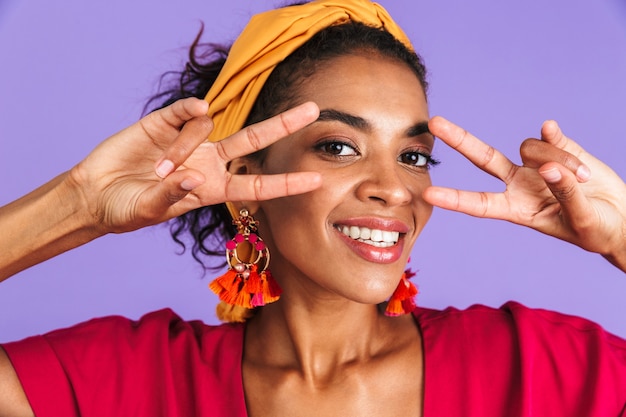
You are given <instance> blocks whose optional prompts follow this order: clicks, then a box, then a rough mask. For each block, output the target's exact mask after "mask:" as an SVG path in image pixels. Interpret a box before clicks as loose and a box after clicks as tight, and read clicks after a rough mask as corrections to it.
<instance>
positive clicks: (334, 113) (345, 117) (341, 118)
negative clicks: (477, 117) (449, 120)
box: [316, 109, 430, 138]
mask: <svg viewBox="0 0 626 417" xmlns="http://www.w3.org/2000/svg"><path fill="white" fill-rule="evenodd" d="M316 121H318V122H332V121H336V122H340V123H343V124H346V125H348V126H350V127H354V128H355V129H359V130H362V131H368V130H371V129H372V126H371V124H370V123H369V122H368V121H367V120H365V119H364V118H362V117H359V116H355V115H353V114H350V113H346V112H343V111H340V110H335V109H324V110H320V115H319V117H318V118H317V120H316ZM424 133H428V134H430V130H429V129H428V121H424V122H419V123H417V124H415V125H414V126H411V127H410V128H408V129H407V131H406V135H407V137H410V138H412V137H416V136H420V135H423V134H424Z"/></svg>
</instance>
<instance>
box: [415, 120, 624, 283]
mask: <svg viewBox="0 0 626 417" xmlns="http://www.w3.org/2000/svg"><path fill="white" fill-rule="evenodd" d="M429 128H430V131H431V132H432V134H433V135H435V136H437V137H439V138H440V139H441V140H442V141H443V142H445V143H446V144H448V145H449V146H451V147H452V148H454V149H456V150H457V151H459V152H460V153H461V154H462V155H464V156H465V157H466V158H467V159H469V160H470V161H471V162H472V163H473V164H474V165H476V166H477V167H478V168H480V169H481V170H483V171H485V172H487V173H489V174H491V175H493V176H494V177H496V178H498V179H500V180H502V181H503V182H504V183H505V185H506V189H505V191H504V192H502V193H487V192H470V191H460V190H455V189H449V188H442V187H429V188H428V189H427V190H426V191H425V192H424V198H425V199H426V201H428V202H429V203H430V204H433V205H435V206H439V207H442V208H445V209H449V210H455V211H459V212H462V213H466V214H469V215H472V216H476V217H485V218H493V219H501V220H507V221H510V222H513V223H516V224H520V225H523V226H528V227H531V228H533V229H536V230H538V231H540V232H542V233H545V234H548V235H551V236H555V237H557V238H559V239H562V240H565V241H567V242H571V243H573V244H575V245H578V246H580V247H581V248H583V249H586V250H589V251H592V252H597V253H600V254H602V255H604V256H605V257H606V258H607V259H608V260H609V261H611V262H612V263H613V264H614V265H616V266H618V267H619V268H621V269H622V270H623V271H625V272H626V185H625V184H624V181H622V180H621V179H620V178H619V176H618V175H617V174H616V173H615V172H614V171H613V170H611V169H610V168H609V167H608V166H607V165H605V164H604V163H602V162H601V161H599V160H598V159H596V158H594V157H593V156H592V155H590V154H589V153H587V152H586V151H585V150H584V149H583V148H582V147H580V146H579V145H578V144H577V143H575V142H574V141H573V140H571V139H569V138H568V137H566V136H565V135H564V134H563V133H562V132H561V129H560V128H559V126H558V125H557V123H556V122H554V121H548V122H545V123H544V124H543V126H542V128H541V140H538V139H528V140H526V141H524V142H523V143H522V146H521V148H520V154H521V157H522V163H523V165H522V166H518V165H515V164H513V163H512V162H511V161H510V160H509V159H508V158H506V157H505V156H504V155H503V154H501V153H500V152H499V151H497V150H496V149H494V148H493V147H491V146H489V145H487V144H485V143H483V142H482V141H480V140H479V139H477V138H476V137H474V136H473V135H471V134H470V133H469V132H467V131H465V130H464V129H462V128H460V127H458V126H456V125H454V124H453V123H451V122H449V121H447V120H445V119H444V118H441V117H434V118H433V119H431V120H430V122H429Z"/></svg>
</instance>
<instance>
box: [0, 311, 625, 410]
mask: <svg viewBox="0 0 626 417" xmlns="http://www.w3.org/2000/svg"><path fill="white" fill-rule="evenodd" d="M414 316H415V319H416V322H417V324H418V326H419V328H420V329H421V332H422V337H423V343H424V372H425V377H424V378H425V382H424V387H425V390H424V416H425V417H429V416H481V417H489V416H498V417H501V416H535V417H537V416H550V417H554V416H585V417H590V416H622V415H623V416H626V341H624V340H622V339H619V338H617V337H616V336H613V335H611V334H609V333H607V332H605V331H604V330H602V328H600V327H599V326H598V325H596V324H594V323H591V322H589V321H587V320H584V319H581V318H578V317H572V316H566V315H562V314H558V313H554V312H549V311H544V310H533V309H528V308H526V307H523V306H521V305H520V304H517V303H513V302H510V303H507V304H505V305H504V306H503V307H501V308H500V309H493V308H489V307H484V306H474V307H470V308H469V309H467V310H457V309H452V308H449V309H446V310H444V311H435V310H429V309H423V308H418V309H416V310H415V312H414ZM244 330H245V326H244V325H221V326H207V325H205V324H203V323H201V322H197V321H192V322H185V321H182V320H181V319H180V318H179V317H178V316H176V315H175V314H174V313H173V312H172V311H171V310H161V311H156V312H153V313H150V314H148V315H146V316H144V317H143V318H142V319H141V320H139V321H137V322H134V321H130V320H128V319H125V318H122V317H105V318H100V319H94V320H91V321H88V322H85V323H83V324H79V325H77V326H74V327H72V328H69V329H63V330H57V331H54V332H51V333H48V334H46V335H43V336H35V337H31V338H28V339H25V340H22V341H20V342H13V343H7V344H5V345H3V347H4V349H5V350H6V352H7V354H8V355H9V358H10V360H11V362H12V363H13V366H14V367H15V370H16V372H17V374H18V376H19V378H20V381H21V382H22V385H23V387H24V390H25V391H26V395H27V397H28V399H29V401H30V404H31V406H32V408H33V410H34V412H35V415H37V416H38V417H45V416H51V417H58V416H107V417H109V416H150V417H158V416H176V417H178V416H180V417H183V416H184V417H189V416H229V417H245V416H246V407H245V400H244V393H243V384H242V379H241V378H242V377H241V359H242V351H243V336H244Z"/></svg>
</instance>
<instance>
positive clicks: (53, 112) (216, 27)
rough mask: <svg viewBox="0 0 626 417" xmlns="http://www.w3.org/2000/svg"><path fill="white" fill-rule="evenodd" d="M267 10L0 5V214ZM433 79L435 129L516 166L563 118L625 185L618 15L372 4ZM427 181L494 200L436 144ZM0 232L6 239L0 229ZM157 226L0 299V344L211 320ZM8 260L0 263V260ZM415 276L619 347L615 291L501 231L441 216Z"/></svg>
mask: <svg viewBox="0 0 626 417" xmlns="http://www.w3.org/2000/svg"><path fill="white" fill-rule="evenodd" d="M276 3H277V2H276V1H274V0H264V1H259V0H255V1H251V0H250V1H230V2H224V1H221V0H220V1H214V0H202V1H199V0H186V1H181V2H171V1H170V2H154V1H149V0H133V1H127V0H107V1H103V0H97V1H90V2H85V1H82V0H80V1H79V0H65V1H63V2H48V1H43V0H38V1H21V2H20V1H17V0H13V1H6V0H5V1H3V0H0V60H1V64H0V71H1V77H0V178H2V186H1V187H0V204H4V203H7V202H9V201H11V200H13V199H15V198H17V197H19V196H21V195H23V194H24V193H26V192H28V191H30V190H31V189H33V188H35V187H36V186H38V185H40V184H41V183H43V182H45V181H47V180H48V179H50V178H51V177H53V176H55V175H57V174H58V173H60V172H63V171H65V170H67V169H69V168H70V167H71V166H72V165H74V164H75V163H76V162H77V161H79V160H80V159H81V158H82V157H84V156H85V155H86V154H87V153H88V152H89V151H90V150H91V149H92V148H93V147H94V146H95V145H96V144H97V143H98V142H99V141H101V140H102V139H104V138H105V137H107V136H109V135H110V134H112V133H114V132H116V131H118V130H120V129H122V128H123V127H125V126H126V125H128V124H130V123H132V122H133V121H135V120H136V119H137V118H138V116H139V114H140V112H141V109H142V106H143V103H144V101H145V99H146V98H147V97H149V96H150V95H151V94H152V93H153V92H154V91H155V88H156V84H157V81H158V78H159V75H160V74H161V73H163V72H164V71H166V70H169V69H178V68H180V67H181V65H182V62H183V60H184V58H185V53H186V49H185V47H186V46H187V45H188V44H189V43H190V42H191V40H192V39H193V37H194V35H195V34H196V32H197V30H198V28H199V22H200V21H201V20H203V21H204V22H205V23H206V28H207V30H206V33H205V39H207V40H214V41H228V40H232V39H233V38H234V37H235V36H236V34H237V33H238V32H239V30H240V29H241V28H242V27H243V25H244V24H245V22H246V21H247V20H248V18H249V16H250V15H251V14H252V13H254V12H257V11H261V10H264V9H267V8H270V7H271V6H273V5H275V4H276ZM382 3H383V4H385V5H386V7H387V8H388V10H389V12H390V13H391V14H392V16H394V17H395V18H396V19H397V21H398V22H399V24H400V25H401V26H402V27H404V28H405V30H406V32H407V33H408V34H409V36H410V37H411V39H412V40H413V41H414V44H415V46H416V48H417V50H418V51H420V52H421V53H422V55H423V56H424V58H425V60H426V63H427V65H428V66H429V69H430V82H431V92H430V102H431V109H432V114H441V115H444V116H446V117H448V118H449V119H451V120H453V121H455V122H456V123H458V124H460V125H462V126H464V127H466V128H467V129H468V130H470V131H471V132H473V133H474V134H476V135H477V136H479V137H481V138H482V139H484V140H486V141H488V142H490V143H492V144H494V145H495V146H496V147H498V148H499V149H500V150H502V151H503V152H505V153H506V154H507V155H509V156H510V157H511V158H512V159H513V160H514V161H518V160H519V157H518V156H517V149H518V146H519V143H520V141H521V140H523V139H525V138H526V137H530V136H536V135H537V134H538V131H539V127H540V125H541V122H542V121H543V120H545V119H547V118H554V119H557V120H558V121H559V122H560V123H561V126H562V128H563V129H564V130H565V132H566V133H568V134H569V135H570V136H572V137H574V138H576V139H577V140H578V141H579V143H581V144H582V145H583V146H584V147H586V148H587V149H588V150H589V151H591V152H592V153H594V154H595V155H596V156H598V157H600V158H601V159H603V160H604V161H606V162H607V163H609V165H611V166H612V167H613V168H614V169H615V170H616V171H617V172H618V174H619V175H620V176H621V177H622V178H626V165H625V164H624V157H625V155H626V144H625V140H626V124H625V123H624V120H626V117H625V116H626V105H625V104H624V97H626V80H625V79H624V77H625V76H626V23H625V19H626V8H625V7H623V4H620V2H619V1H618V0H596V1H594V2H589V1H582V0H575V1H572V0H553V1H543V0H527V1H525V2H517V3H511V2H501V1H495V0H476V1H472V2H465V1H461V0H439V1H437V2H435V1H430V2H426V1H420V2H416V1H414V0H403V1H400V0H386V1H382ZM436 156H438V157H439V158H440V159H442V160H443V161H444V163H443V164H442V165H441V166H439V167H437V168H436V169H435V170H434V171H433V180H434V182H435V183H436V184H441V185H450V186H458V187H463V188H467V189H474V190H484V189H487V190H500V189H502V187H501V185H500V184H499V183H498V182H497V181H495V180H493V179H492V178H490V177H488V176H487V175H486V174H483V173H481V172H479V171H478V170H476V169H475V168H474V167H473V166H471V165H470V164H469V163H467V162H466V161H464V160H463V158H461V157H459V156H457V155H455V154H454V152H452V151H450V150H449V149H446V148H445V146H443V145H441V144H440V146H439V147H438V149H436ZM0 233H2V231H0ZM176 251H177V247H176V246H175V245H174V244H173V243H172V241H171V239H170V238H169V234H168V231H167V229H166V228H165V227H162V226H161V227H154V228H150V229H147V230H143V231H139V232H136V233H132V234H126V235H111V236H106V237H104V238H102V239H99V240H98V241H95V242H92V243H91V244H89V245H87V246H84V247H81V248H79V249H76V250H74V251H71V252H69V253H66V254H64V255H62V256H59V257H57V258H55V259H53V260H51V261H49V262H46V263H45V264H42V265H39V266H36V267H33V268H31V269H29V270H27V271H24V272H22V273H21V274H18V275H17V276H15V277H13V278H11V279H9V280H8V281H6V282H4V283H2V284H0V341H8V340H14V339H18V338H21V337H24V336H27V335H31V334H35V333H40V332H43V331H47V330H50V329H54V328H58V327H62V326H67V325H70V324H73V323H76V322H80V321H82V320H85V319H88V318H90V317H94V316H101V315H107V314H123V315H126V316H128V317H131V318H137V317H139V316H140V315H141V314H143V313H145V312H148V311H151V310H154V309H157V308H162V307H166V306H169V307H172V308H173V309H174V310H175V311H177V312H178V313H179V314H181V315H182V316H183V317H184V318H186V319H195V318H200V319H203V320H205V321H207V322H215V318H214V313H213V310H214V304H215V297H214V296H213V294H212V293H211V292H210V291H209V290H208V289H207V288H206V286H207V284H208V282H209V279H202V274H201V270H200V268H199V267H198V266H197V265H196V264H195V262H194V261H193V260H192V259H191V257H190V256H188V255H185V256H178V255H177V254H176ZM0 256H2V254H0ZM412 262H413V265H414V266H415V267H416V268H418V269H419V270H420V273H419V274H418V277H417V278H416V281H417V283H418V285H419V286H420V290H421V295H420V296H419V299H418V302H419V303H420V304H422V305H425V306H430V307H437V308H440V307H445V306H448V305H454V306H457V307H465V306H468V305H470V304H473V303H485V304H488V305H492V306H498V305H500V304H502V303H503V302H505V301H507V300H509V299H515V300H518V301H520V302H523V303H525V304H527V305H529V306H532V307H543V308H549V309H554V310H558V311H562V312H566V313H572V314H577V315H582V316H584V317H587V318H590V319H592V320H594V321H597V322H599V323H600V324H602V325H603V326H605V327H606V328H607V329H608V330H610V331H612V332H615V333H617V334H619V335H621V336H625V337H626V320H624V315H625V314H624V313H626V306H625V304H624V300H625V299H626V279H625V278H626V277H625V276H624V274H623V273H622V272H620V271H618V270H617V269H616V268H614V267H613V266H611V265H610V264H608V263H607V262H606V261H604V260H603V259H602V258H601V257H600V256H598V255H595V254H591V253H587V252H585V251H583V250H581V249H578V248H576V247H574V246H572V245H569V244H566V243H563V242H560V241H557V240H556V239H553V238H549V237H546V236H543V235H541V234H539V233H537V232H535V231H532V230H529V229H525V228H522V227H518V226H514V225H510V224H507V223H504V222H497V221H490V220H481V219H474V218H470V217H467V216H463V215H460V214H456V213H449V212H444V211H443V210H436V211H435V213H434V215H433V218H432V220H431V224H430V225H429V226H428V227H427V228H426V230H425V231H424V233H423V235H422V236H421V238H420V239H419V240H418V243H417V245H416V248H415V250H414V253H413V261H412Z"/></svg>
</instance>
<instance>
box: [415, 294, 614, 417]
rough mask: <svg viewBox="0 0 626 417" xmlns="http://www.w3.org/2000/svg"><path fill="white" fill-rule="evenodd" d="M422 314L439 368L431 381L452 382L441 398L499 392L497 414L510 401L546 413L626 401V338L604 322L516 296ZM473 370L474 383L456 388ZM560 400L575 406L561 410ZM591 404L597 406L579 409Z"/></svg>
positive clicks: (418, 313)
mask: <svg viewBox="0 0 626 417" xmlns="http://www.w3.org/2000/svg"><path fill="white" fill-rule="evenodd" d="M414 316H415V319H416V322H417V323H418V326H419V327H420V330H421V332H422V338H423V346H424V352H425V358H426V368H428V366H429V362H430V364H431V369H432V368H433V367H435V365H436V367H437V369H438V372H437V373H431V374H428V373H427V386H428V382H430V385H431V386H437V385H438V384H444V383H446V381H448V382H447V383H448V386H449V388H450V389H449V390H448V392H445V393H439V396H440V397H441V398H439V397H438V398H437V402H439V403H441V402H442V401H443V402H444V403H446V402H448V403H450V404H453V403H454V402H453V398H455V397H461V398H466V399H467V401H470V400H471V399H475V398H483V397H485V396H488V397H489V398H493V399H499V400H498V401H493V402H491V403H490V407H491V408H490V409H493V410H494V413H493V415H503V410H506V409H507V407H508V409H520V410H522V409H525V408H526V407H530V408H531V409H532V410H534V411H536V412H537V413H538V415H544V414H542V413H547V414H545V415H613V414H611V413H612V412H613V411H614V410H620V409H621V408H620V407H623V406H624V401H626V398H625V396H626V394H625V393H626V341H624V340H623V339H620V338H619V337H617V336H614V335H612V334H610V333H608V332H606V331H605V330H604V329H602V327H601V326H599V325H597V324H596V323H593V322H591V321H589V320H586V319H583V318H580V317H576V316H570V315H566V314H561V313H557V312H553V311H548V310H542V309H532V308H528V307H525V306H523V305H521V304H519V303H515V302H508V303H506V304H504V305H503V306H502V307H500V308H491V307H486V306H482V305H476V306H472V307H469V308H467V309H464V310H459V309H455V308H447V309H445V310H441V311H438V310H430V309H424V308H418V309H416V310H415V312H414ZM442 375H443V376H442ZM468 376H471V378H472V381H473V383H472V384H471V385H466V384H458V385H459V387H458V390H455V389H454V388H453V387H451V386H450V384H449V381H451V380H453V381H457V380H458V381H463V380H465V379H466V378H467V377H468ZM442 378H443V379H442ZM470 394H471V395H470ZM531 404H532V405H531ZM558 407H562V408H561V409H560V410H561V411H563V410H566V409H567V410H569V411H571V413H569V414H568V412H565V413H564V414H558V413H559V411H557V409H558ZM585 409H586V410H589V411H590V413H584V412H583V413H582V414H578V411H575V410H585ZM591 410H593V411H591ZM598 410H603V411H606V410H611V412H610V413H609V412H607V413H603V412H598ZM548 411H549V412H548ZM552 412H556V413H557V414H550V413H552ZM498 413H499V414H498ZM504 414H506V413H504ZM484 415H489V413H486V414H484Z"/></svg>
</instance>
